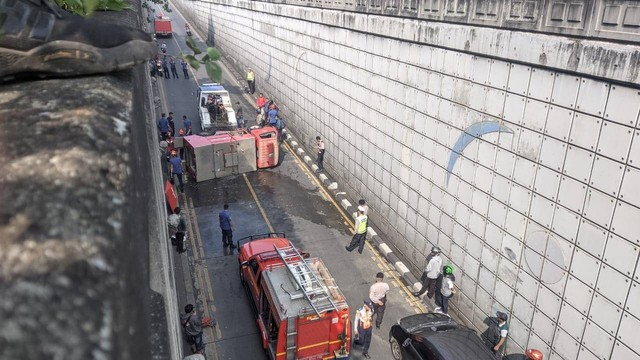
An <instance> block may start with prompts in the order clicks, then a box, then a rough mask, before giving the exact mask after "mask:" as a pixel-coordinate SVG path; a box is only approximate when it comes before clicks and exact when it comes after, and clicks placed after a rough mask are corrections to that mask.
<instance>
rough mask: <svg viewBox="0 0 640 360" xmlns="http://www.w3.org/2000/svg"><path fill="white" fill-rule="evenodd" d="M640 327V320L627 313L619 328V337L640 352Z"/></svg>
mask: <svg viewBox="0 0 640 360" xmlns="http://www.w3.org/2000/svg"><path fill="white" fill-rule="evenodd" d="M638 329H640V320H638V319H637V318H635V317H633V316H631V315H629V314H628V313H625V314H624V315H623V316H622V321H621V322H620V328H619V330H618V335H617V336H618V339H619V340H621V341H622V342H623V343H625V344H626V345H627V346H629V347H631V348H632V349H633V351H635V352H640V342H638Z"/></svg>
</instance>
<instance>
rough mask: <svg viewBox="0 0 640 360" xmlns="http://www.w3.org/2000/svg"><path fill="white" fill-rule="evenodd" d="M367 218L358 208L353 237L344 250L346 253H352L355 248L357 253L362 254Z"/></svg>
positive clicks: (365, 237)
mask: <svg viewBox="0 0 640 360" xmlns="http://www.w3.org/2000/svg"><path fill="white" fill-rule="evenodd" d="M368 221H369V218H368V217H367V215H365V214H364V213H363V211H362V209H361V208H358V217H357V218H356V224H355V226H354V229H353V232H354V235H353V237H352V238H351V243H350V244H349V245H348V246H345V247H344V248H345V249H346V250H347V251H348V252H352V251H353V250H354V249H355V248H358V252H359V253H360V254H362V250H364V242H365V240H366V239H367V223H368Z"/></svg>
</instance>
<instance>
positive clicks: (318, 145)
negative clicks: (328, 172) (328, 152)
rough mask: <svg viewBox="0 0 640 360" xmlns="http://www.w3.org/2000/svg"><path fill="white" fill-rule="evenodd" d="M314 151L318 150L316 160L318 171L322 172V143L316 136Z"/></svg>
mask: <svg viewBox="0 0 640 360" xmlns="http://www.w3.org/2000/svg"><path fill="white" fill-rule="evenodd" d="M316 149H317V150H318V158H317V159H316V162H317V163H318V171H322V170H324V166H323V165H322V162H323V161H324V141H322V139H321V138H320V136H316Z"/></svg>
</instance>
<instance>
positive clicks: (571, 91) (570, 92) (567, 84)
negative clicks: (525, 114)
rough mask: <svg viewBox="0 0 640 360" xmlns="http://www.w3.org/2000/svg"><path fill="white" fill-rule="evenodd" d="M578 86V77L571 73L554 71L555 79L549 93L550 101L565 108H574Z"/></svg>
mask: <svg viewBox="0 0 640 360" xmlns="http://www.w3.org/2000/svg"><path fill="white" fill-rule="evenodd" d="M579 87H580V78H579V77H577V76H573V75H568V74H561V73H556V80H555V82H554V83H553V93H552V95H551V103H553V104H558V105H560V106H564V107H566V108H571V109H573V108H575V106H576V98H577V97H578V88H579Z"/></svg>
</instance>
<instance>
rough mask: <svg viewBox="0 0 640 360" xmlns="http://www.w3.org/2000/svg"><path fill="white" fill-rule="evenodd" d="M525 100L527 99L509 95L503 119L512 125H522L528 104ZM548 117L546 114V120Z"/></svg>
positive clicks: (506, 98)
mask: <svg viewBox="0 0 640 360" xmlns="http://www.w3.org/2000/svg"><path fill="white" fill-rule="evenodd" d="M525 100H526V98H525V97H523V96H519V95H514V94H510V93H507V95H506V97H505V103H504V112H503V114H502V118H503V119H505V120H506V121H508V122H510V123H513V124H518V125H521V124H522V117H523V115H524V109H525V104H526V102H525ZM534 101H535V100H534ZM546 115H547V114H546V113H545V114H544V117H545V119H546Z"/></svg>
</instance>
